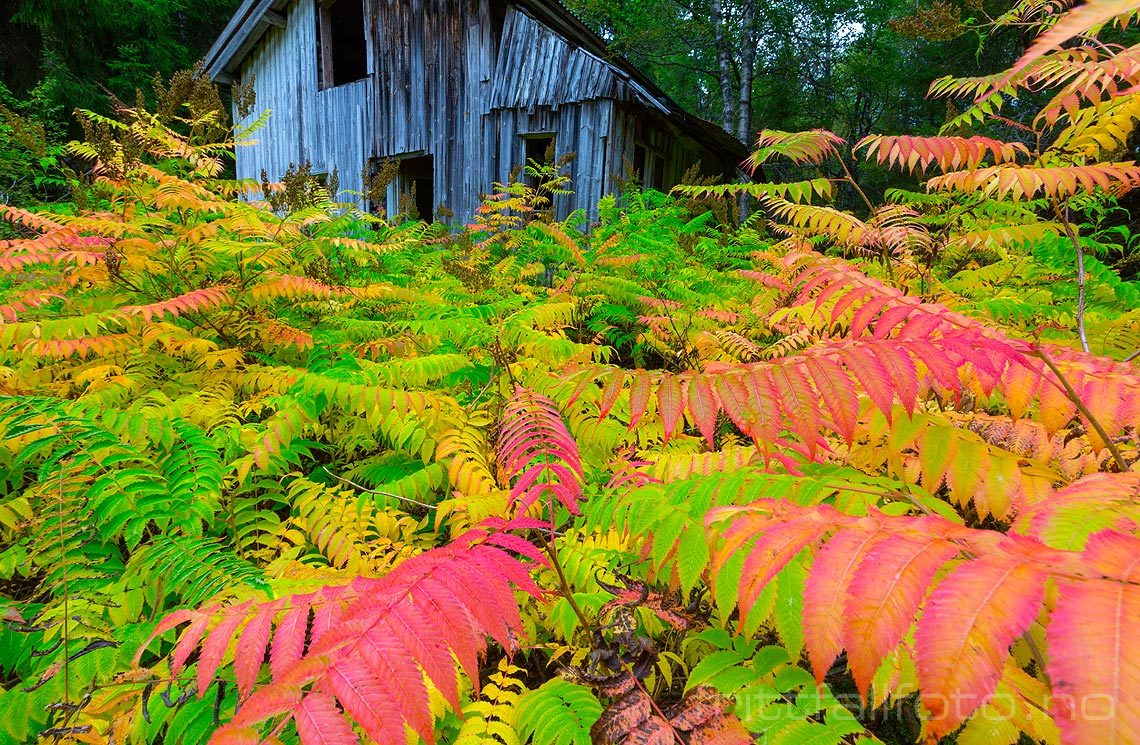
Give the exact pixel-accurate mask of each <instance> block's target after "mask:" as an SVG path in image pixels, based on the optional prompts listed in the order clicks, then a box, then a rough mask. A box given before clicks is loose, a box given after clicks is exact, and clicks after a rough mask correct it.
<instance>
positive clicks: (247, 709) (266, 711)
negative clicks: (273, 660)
mask: <svg viewBox="0 0 1140 745" xmlns="http://www.w3.org/2000/svg"><path fill="white" fill-rule="evenodd" d="M300 700H301V686H299V685H293V684H280V683H278V684H275V685H268V686H264V687H262V688H259V689H257V691H255V692H254V694H253V695H252V696H250V697H249V698H248V699H247V700H246V701H245V702H244V703H242V705H241V708H240V709H238V712H237V714H235V715H234V718H233V721H232V722H231V724H232V725H233V726H234V727H250V726H252V725H255V724H258V723H260V722H264V721H265V720H267V719H272V718H273V717H277V716H281V715H282V714H287V713H289V712H291V711H293V707H295V706H296V705H297V704H298V703H299V702H300Z"/></svg>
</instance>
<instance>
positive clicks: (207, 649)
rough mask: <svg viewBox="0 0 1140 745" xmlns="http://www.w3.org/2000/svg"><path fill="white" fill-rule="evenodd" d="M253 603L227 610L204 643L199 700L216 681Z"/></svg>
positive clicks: (199, 676)
mask: <svg viewBox="0 0 1140 745" xmlns="http://www.w3.org/2000/svg"><path fill="white" fill-rule="evenodd" d="M251 602H252V601H249V600H247V601H246V602H244V603H242V604H241V605H234V606H231V607H229V608H226V612H225V614H223V615H222V619H221V620H220V621H219V622H218V625H217V626H215V627H214V628H213V629H212V630H211V631H210V633H209V634H208V635H207V636H206V641H205V642H203V643H202V654H201V656H200V657H199V658H198V697H199V698H201V697H202V696H204V695H205V694H206V691H207V690H209V688H210V684H211V683H212V682H213V680H214V673H215V672H217V670H218V666H219V665H221V664H222V657H223V655H225V653H226V648H227V647H228V646H229V645H230V639H232V638H233V635H234V632H235V631H236V630H237V628H238V626H240V625H241V622H242V621H244V620H245V615H246V610H248V609H249V606H250V604H251Z"/></svg>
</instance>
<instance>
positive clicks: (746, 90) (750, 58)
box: [730, 0, 757, 143]
mask: <svg viewBox="0 0 1140 745" xmlns="http://www.w3.org/2000/svg"><path fill="white" fill-rule="evenodd" d="M755 26H756V6H755V0H746V2H745V3H744V9H743V12H742V14H741V18H740V91H739V93H738V95H737V108H736V136H737V137H738V138H739V139H740V141H741V142H745V143H751V142H752V134H753V133H752V81H753V80H754V79H755V72H756V42H757V39H756V28H755ZM730 131H731V130H730Z"/></svg>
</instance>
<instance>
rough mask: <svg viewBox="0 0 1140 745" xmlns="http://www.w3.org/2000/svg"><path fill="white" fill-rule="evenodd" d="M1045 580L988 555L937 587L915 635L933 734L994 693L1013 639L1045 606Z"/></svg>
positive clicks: (1034, 569)
mask: <svg viewBox="0 0 1140 745" xmlns="http://www.w3.org/2000/svg"><path fill="white" fill-rule="evenodd" d="M1044 586H1045V574H1044V573H1043V572H1042V571H1041V570H1040V569H1039V568H1037V567H1033V566H1029V565H1027V564H1025V563H1024V562H1020V561H1016V560H1011V559H1006V558H1004V557H996V558H991V557H986V558H982V559H979V560H977V561H969V562H966V563H964V564H962V565H960V566H958V567H957V568H956V569H954V571H952V572H951V573H950V574H949V575H947V577H946V578H945V579H944V580H942V582H941V583H940V584H939V585H938V587H937V588H935V590H934V592H933V593H932V594H931V596H930V599H929V600H928V601H927V603H926V607H925V609H924V610H923V612H922V618H920V619H919V621H918V630H917V632H916V634H915V648H916V664H917V668H918V682H919V686H920V687H921V691H922V702H923V704H924V705H925V706H926V708H927V710H928V711H929V712H930V719H929V724H928V730H927V732H928V733H929V734H930V735H931V736H934V737H938V736H941V735H944V734H947V733H949V732H950V731H952V730H954V729H955V728H957V727H958V725H959V724H961V723H962V722H963V721H965V719H966V718H967V717H968V716H969V715H970V714H972V713H973V712H974V710H975V709H977V708H978V707H980V706H981V705H982V704H984V703H985V702H986V700H987V699H988V698H989V696H990V695H992V694H993V692H994V689H996V688H997V684H998V681H999V680H1001V676H1002V669H1003V667H1004V666H1005V661H1006V658H1007V657H1008V656H1009V647H1010V644H1012V643H1013V640H1014V639H1015V638H1017V637H1018V636H1020V635H1021V634H1022V633H1024V632H1025V630H1026V629H1027V628H1029V625H1030V624H1031V623H1032V622H1033V619H1034V617H1036V615H1037V612H1038V611H1039V610H1040V608H1041V603H1042V601H1043V599H1044V595H1045V589H1044Z"/></svg>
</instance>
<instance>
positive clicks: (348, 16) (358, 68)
mask: <svg viewBox="0 0 1140 745" xmlns="http://www.w3.org/2000/svg"><path fill="white" fill-rule="evenodd" d="M317 11H318V12H317V31H318V33H317V39H318V43H319V49H318V52H319V54H318V61H319V62H320V70H319V73H320V78H321V87H322V88H331V87H333V86H337V85H344V84H345V83H351V82H353V81H355V80H360V79H361V78H364V77H367V76H368V43H367V41H366V39H365V35H364V0H332V2H327V3H322V4H320V5H318V6H317Z"/></svg>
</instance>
